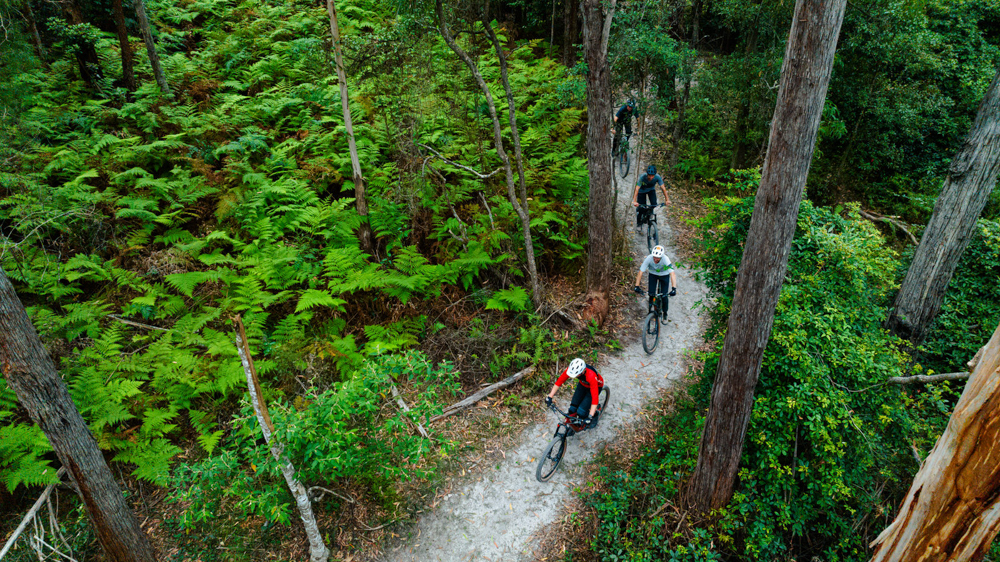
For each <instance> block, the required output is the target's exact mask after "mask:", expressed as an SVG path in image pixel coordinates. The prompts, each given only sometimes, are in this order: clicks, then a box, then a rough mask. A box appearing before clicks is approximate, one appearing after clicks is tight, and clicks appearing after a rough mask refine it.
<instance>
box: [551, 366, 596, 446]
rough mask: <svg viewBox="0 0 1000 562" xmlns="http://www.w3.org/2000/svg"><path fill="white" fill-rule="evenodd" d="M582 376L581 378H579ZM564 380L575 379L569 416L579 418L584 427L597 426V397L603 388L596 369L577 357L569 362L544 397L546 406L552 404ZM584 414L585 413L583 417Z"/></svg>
mask: <svg viewBox="0 0 1000 562" xmlns="http://www.w3.org/2000/svg"><path fill="white" fill-rule="evenodd" d="M580 375H583V378H580ZM566 379H577V383H578V384H577V385H576V391H575V392H573V399H572V400H570V403H569V414H570V415H574V414H575V415H576V416H577V417H579V418H581V420H582V422H583V425H584V427H586V428H588V429H589V428H592V427H595V426H596V425H597V418H598V417H599V415H600V414H598V413H597V403H598V398H597V395H598V393H599V392H600V391H601V389H602V388H604V377H602V376H601V375H600V373H598V372H597V369H595V368H593V367H591V366H590V365H588V364H587V363H586V362H585V361H584V360H583V359H580V358H579V357H577V358H576V359H574V360H572V361H570V362H569V366H568V367H566V370H565V371H563V372H562V374H561V375H559V378H558V379H556V383H555V384H554V385H552V390H550V391H549V395H548V396H546V397H545V403H546V404H550V405H551V404H552V397H553V396H555V395H556V392H557V391H558V390H559V387H560V386H562V385H563V383H564V382H566ZM584 412H587V414H586V415H585V414H584Z"/></svg>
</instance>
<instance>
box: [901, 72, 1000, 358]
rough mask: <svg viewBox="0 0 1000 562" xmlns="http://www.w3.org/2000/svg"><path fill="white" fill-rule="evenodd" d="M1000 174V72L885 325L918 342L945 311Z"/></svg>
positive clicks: (950, 173)
mask: <svg viewBox="0 0 1000 562" xmlns="http://www.w3.org/2000/svg"><path fill="white" fill-rule="evenodd" d="M998 172H1000V72H998V73H997V75H996V76H994V77H993V83H992V84H990V87H989V89H987V90H986V95H985V96H984V97H983V101H982V103H980V104H979V113H978V114H977V115H976V120H975V122H974V123H973V124H972V130H971V131H970V132H969V136H968V137H966V138H965V141H964V142H963V143H962V147H961V148H960V149H959V150H958V154H957V155H955V159H954V160H952V162H951V167H950V168H949V170H948V177H947V178H946V179H945V181H944V187H942V188H941V195H939V196H938V199H937V202H936V203H935V204H934V212H933V213H932V214H931V220H930V222H928V223H927V228H926V229H925V230H924V234H923V236H922V237H921V238H920V245H919V246H917V251H916V253H914V254H913V262H911V263H910V269H909V270H907V272H906V278H905V279H903V285H902V286H901V287H900V288H899V294H898V295H897V296H896V301H895V302H894V303H893V310H892V311H891V313H890V316H889V318H888V319H887V320H886V326H887V327H889V328H890V329H891V330H893V331H894V332H896V333H897V334H899V335H901V336H904V337H908V338H909V339H911V340H912V341H913V342H914V343H919V342H920V341H921V340H923V338H924V335H925V334H926V332H927V327H928V326H929V325H930V323H931V321H932V320H934V317H935V316H937V313H938V312H939V311H940V310H941V301H943V300H944V293H945V290H946V289H947V288H948V283H950V282H951V276H952V274H953V273H955V267H956V266H957V265H958V260H959V258H961V257H962V252H964V251H965V247H966V246H968V244H969V239H970V237H971V236H972V232H973V230H974V229H975V226H976V220H977V219H978V218H979V214H980V213H981V212H982V211H983V207H985V206H986V203H987V201H989V198H990V193H991V192H992V191H993V186H994V185H996V183H997V173H998Z"/></svg>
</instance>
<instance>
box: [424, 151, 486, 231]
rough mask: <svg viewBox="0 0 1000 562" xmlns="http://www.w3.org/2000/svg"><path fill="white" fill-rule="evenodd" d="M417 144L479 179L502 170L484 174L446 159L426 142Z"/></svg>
mask: <svg viewBox="0 0 1000 562" xmlns="http://www.w3.org/2000/svg"><path fill="white" fill-rule="evenodd" d="M417 146H419V147H421V148H426V149H427V150H430V151H431V152H433V153H434V155H435V156H437V157H438V158H439V159H440V160H444V161H445V162H447V163H449V164H451V165H452V166H455V167H456V168H461V169H463V170H465V171H466V172H469V173H470V174H473V175H475V176H476V177H477V178H479V179H481V180H484V179H487V178H491V177H493V176H494V175H496V173H497V172H499V171H500V170H502V169H503V168H497V169H496V170H493V171H492V172H490V173H488V174H484V173H482V172H480V171H478V170H475V169H473V168H470V167H468V166H465V165H463V164H459V163H458V162H454V161H452V160H448V159H447V158H445V157H444V156H443V155H442V154H441V153H440V152H438V151H436V150H434V149H433V148H431V147H429V146H427V145H426V144H420V143H417ZM490 218H491V219H492V214H491V215H490Z"/></svg>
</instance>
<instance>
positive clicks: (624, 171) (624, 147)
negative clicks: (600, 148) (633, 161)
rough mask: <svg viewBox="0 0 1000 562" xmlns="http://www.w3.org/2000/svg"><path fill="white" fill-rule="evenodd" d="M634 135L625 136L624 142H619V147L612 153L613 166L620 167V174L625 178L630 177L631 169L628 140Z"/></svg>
mask: <svg viewBox="0 0 1000 562" xmlns="http://www.w3.org/2000/svg"><path fill="white" fill-rule="evenodd" d="M631 137H632V135H625V137H624V139H623V140H624V142H619V143H618V147H617V148H615V149H613V150H612V151H611V162H612V166H616V165H617V166H618V172H619V173H620V174H621V175H622V177H623V178H625V177H628V168H629V155H628V151H629V148H630V146H629V142H628V140H629V139H630V138H631Z"/></svg>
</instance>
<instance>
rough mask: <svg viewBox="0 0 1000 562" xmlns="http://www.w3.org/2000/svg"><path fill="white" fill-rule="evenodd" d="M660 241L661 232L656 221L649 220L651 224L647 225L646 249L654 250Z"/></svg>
mask: <svg viewBox="0 0 1000 562" xmlns="http://www.w3.org/2000/svg"><path fill="white" fill-rule="evenodd" d="M659 243H660V233H659V231H658V230H657V228H656V221H654V220H651V221H649V224H648V226H647V227H646V249H647V250H649V251H650V252H652V251H653V246H656V245H658V244H659Z"/></svg>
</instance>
